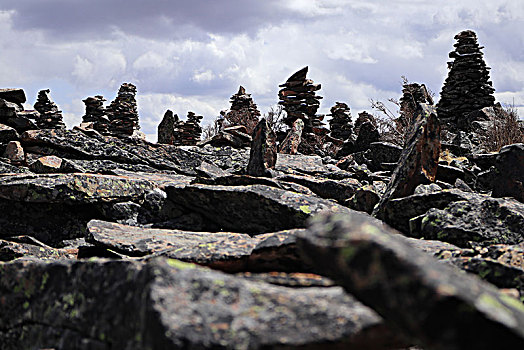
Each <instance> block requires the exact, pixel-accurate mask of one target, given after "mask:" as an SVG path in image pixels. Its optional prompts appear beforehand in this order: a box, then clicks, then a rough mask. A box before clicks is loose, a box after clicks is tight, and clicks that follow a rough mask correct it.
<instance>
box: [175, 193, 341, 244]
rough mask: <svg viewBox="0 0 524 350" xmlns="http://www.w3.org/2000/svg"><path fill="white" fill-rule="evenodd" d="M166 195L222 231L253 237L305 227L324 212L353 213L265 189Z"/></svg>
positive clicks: (328, 203)
mask: <svg viewBox="0 0 524 350" xmlns="http://www.w3.org/2000/svg"><path fill="white" fill-rule="evenodd" d="M166 193H167V198H168V199H169V200H171V201H173V202H174V203H177V204H179V205H181V206H183V207H185V208H187V209H189V210H192V211H195V212H197V213H199V214H201V215H202V216H204V217H205V218H206V219H208V220H210V221H211V222H214V223H215V224H216V225H217V227H218V228H219V229H222V230H225V231H234V232H242V233H248V234H250V235H255V234H260V233H267V232H276V231H280V230H288V229H292V228H301V227H304V226H305V220H306V219H308V218H309V217H310V216H311V215H313V214H315V213H319V212H321V211H331V212H339V213H347V212H349V211H351V210H350V209H348V208H346V207H343V206H341V205H339V204H336V203H334V202H331V201H329V200H326V199H321V198H318V197H316V196H307V195H303V194H299V193H296V192H290V191H285V190H281V189H278V188H273V187H268V186H263V185H252V186H210V185H199V184H194V185H191V186H186V187H184V188H176V187H171V186H168V187H167V188H166Z"/></svg>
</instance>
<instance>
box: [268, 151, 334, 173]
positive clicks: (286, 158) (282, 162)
mask: <svg viewBox="0 0 524 350" xmlns="http://www.w3.org/2000/svg"><path fill="white" fill-rule="evenodd" d="M275 170H277V171H281V172H283V173H286V174H317V173H326V172H329V169H328V168H327V167H326V166H325V165H324V164H323V163H322V158H320V157H319V156H305V155H300V154H284V153H279V154H278V157H277V163H276V164H275Z"/></svg>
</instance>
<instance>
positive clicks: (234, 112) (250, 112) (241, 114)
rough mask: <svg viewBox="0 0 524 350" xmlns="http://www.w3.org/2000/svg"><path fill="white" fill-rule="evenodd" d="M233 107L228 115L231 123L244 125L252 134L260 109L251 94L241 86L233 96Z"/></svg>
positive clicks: (227, 117)
mask: <svg viewBox="0 0 524 350" xmlns="http://www.w3.org/2000/svg"><path fill="white" fill-rule="evenodd" d="M230 102H231V109H230V111H229V113H227V115H226V120H227V121H228V124H229V125H233V126H234V125H243V126H245V127H246V129H247V133H248V134H251V133H252V132H253V130H254V129H255V127H256V126H257V124H258V120H259V117H260V111H259V110H258V108H257V105H256V104H255V102H254V101H253V98H252V97H251V94H248V93H246V89H245V88H244V87H243V86H240V87H239V89H238V92H237V93H236V94H234V95H233V96H231V100H230Z"/></svg>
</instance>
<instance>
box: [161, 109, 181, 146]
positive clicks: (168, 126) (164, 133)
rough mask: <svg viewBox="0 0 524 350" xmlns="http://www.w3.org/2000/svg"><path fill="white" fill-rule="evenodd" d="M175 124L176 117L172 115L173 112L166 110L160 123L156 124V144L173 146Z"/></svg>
mask: <svg viewBox="0 0 524 350" xmlns="http://www.w3.org/2000/svg"><path fill="white" fill-rule="evenodd" d="M177 122H178V115H176V114H173V112H172V111H171V110H169V109H168V110H167V111H166V113H165V114H164V118H162V121H161V122H160V124H158V140H157V142H158V143H167V144H168V145H172V144H173V142H174V139H175V135H174V131H175V125H176V123H177Z"/></svg>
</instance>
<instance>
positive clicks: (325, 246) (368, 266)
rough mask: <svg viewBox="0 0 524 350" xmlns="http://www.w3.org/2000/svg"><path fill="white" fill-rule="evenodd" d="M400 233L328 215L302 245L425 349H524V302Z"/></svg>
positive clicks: (363, 219) (359, 218)
mask: <svg viewBox="0 0 524 350" xmlns="http://www.w3.org/2000/svg"><path fill="white" fill-rule="evenodd" d="M395 232H396V231H394V230H387V229H385V228H384V226H383V225H381V224H380V223H377V222H376V221H374V220H370V218H369V217H367V216H365V215H362V214H359V213H352V214H350V215H337V214H324V215H319V216H317V217H316V218H315V219H314V220H312V221H311V225H310V227H309V229H308V231H307V233H306V234H304V235H302V236H299V237H298V241H297V244H298V245H299V248H301V249H302V251H303V254H304V256H305V258H309V259H311V260H312V261H313V262H314V264H315V266H316V267H317V268H318V270H319V271H322V272H323V273H324V274H326V275H327V276H328V277H330V278H333V279H334V280H335V281H336V282H337V283H339V284H341V285H342V286H343V287H344V288H345V289H346V290H347V291H348V292H350V293H352V294H353V295H355V297H357V298H358V299H359V300H360V301H362V302H363V303H364V304H366V305H368V306H370V307H372V308H373V309H374V310H375V311H377V312H378V313H379V314H380V315H382V317H384V319H385V320H386V321H387V322H388V323H389V324H390V325H391V326H392V327H393V326H394V327H397V328H398V329H399V330H400V331H401V332H402V334H403V335H404V336H406V337H407V339H412V340H413V341H415V342H416V343H417V344H419V345H422V346H423V347H427V348H428V349H495V348H498V349H500V348H505V349H520V348H523V347H524V306H523V305H522V304H521V303H520V301H518V300H517V299H514V298H512V297H510V296H507V295H505V294H502V293H500V292H499V291H498V290H497V289H495V288H494V287H493V286H491V285H489V284H487V283H485V282H483V281H481V280H479V279H477V278H475V277H474V276H471V275H466V274H463V273H460V272H459V271H458V270H456V269H454V268H452V267H451V266H448V265H447V264H441V263H438V262H437V261H436V260H434V259H433V258H431V257H430V256H428V255H427V254H424V253H423V252H420V251H419V250H417V249H414V248H413V247H411V246H410V245H409V244H407V243H406V242H405V241H404V240H402V239H398V237H396V235H395V234H394V233H395Z"/></svg>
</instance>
